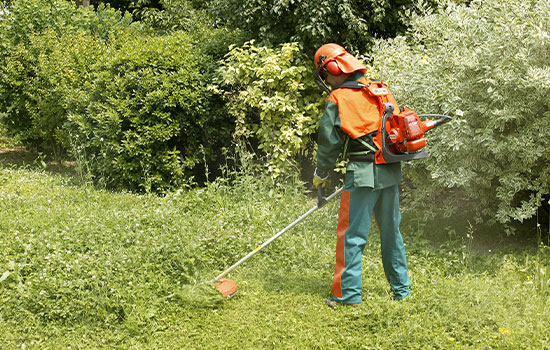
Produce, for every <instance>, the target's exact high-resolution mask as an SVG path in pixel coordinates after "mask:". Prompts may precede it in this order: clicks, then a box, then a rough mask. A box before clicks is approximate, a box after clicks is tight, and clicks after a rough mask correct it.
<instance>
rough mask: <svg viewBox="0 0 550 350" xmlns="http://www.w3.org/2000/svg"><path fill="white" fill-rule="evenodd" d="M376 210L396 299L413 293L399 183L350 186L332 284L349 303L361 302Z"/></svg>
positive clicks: (340, 223)
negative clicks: (401, 225)
mask: <svg viewBox="0 0 550 350" xmlns="http://www.w3.org/2000/svg"><path fill="white" fill-rule="evenodd" d="M373 212H374V214H375V217H376V221H377V223H378V225H379V227H380V241H381V248H382V249H381V250H382V262H383V266H384V272H385V273H386V277H387V279H388V281H389V283H390V286H391V289H392V292H393V293H394V296H395V298H396V299H402V298H405V297H406V296H408V295H409V288H410V284H411V283H410V280H409V276H408V273H407V260H406V257H405V247H404V244H403V239H402V237H401V233H400V232H399V223H400V221H401V215H400V213H399V191H398V186H397V185H395V186H391V187H387V188H384V189H381V190H376V191H375V190H372V189H370V188H367V187H350V186H346V189H345V190H344V191H343V192H342V199H341V202H340V213H339V217H338V228H337V236H338V238H337V244H336V267H335V272H334V278H333V286H332V291H333V295H334V298H335V299H336V300H338V301H340V302H342V303H345V304H351V303H359V302H361V270H362V269H361V264H362V255H363V250H364V248H365V245H366V243H367V240H368V237H369V231H370V223H371V220H372V214H373Z"/></svg>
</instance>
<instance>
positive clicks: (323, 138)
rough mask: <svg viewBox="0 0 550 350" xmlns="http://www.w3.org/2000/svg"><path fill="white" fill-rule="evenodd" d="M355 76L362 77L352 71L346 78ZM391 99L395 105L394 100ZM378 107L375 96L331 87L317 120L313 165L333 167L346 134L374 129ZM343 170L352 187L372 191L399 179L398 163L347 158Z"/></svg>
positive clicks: (367, 131)
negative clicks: (317, 130)
mask: <svg viewBox="0 0 550 350" xmlns="http://www.w3.org/2000/svg"><path fill="white" fill-rule="evenodd" d="M359 79H364V75H363V74H362V73H361V72H355V73H353V74H352V75H351V76H350V77H349V78H348V79H347V81H348V80H359ZM391 102H392V103H395V107H396V108H399V107H398V106H397V102H395V100H393V101H391ZM381 108H382V107H380V103H379V101H378V99H377V98H376V97H372V96H367V95H366V94H364V93H363V92H362V91H361V90H357V89H336V90H333V91H332V93H331V94H330V95H329V98H328V100H327V103H326V106H325V112H324V114H323V116H322V117H321V120H320V122H319V135H318V139H317V146H318V148H317V167H318V168H319V169H320V170H321V171H329V170H331V169H332V168H334V166H335V164H336V161H337V160H338V157H339V156H340V154H342V152H343V151H344V144H345V137H346V136H348V137H351V138H352V139H356V138H358V137H360V136H363V135H367V134H370V133H371V132H373V131H377V130H378V127H379V125H380V122H381V119H382V111H381ZM347 173H352V174H353V186H354V187H370V188H373V189H375V190H378V189H382V188H385V187H389V186H393V185H396V184H398V183H399V182H401V179H402V175H401V163H399V162H398V163H391V164H375V163H374V162H368V161H363V162H351V161H350V162H349V163H348V165H347V168H346V174H347ZM346 176H348V175H346Z"/></svg>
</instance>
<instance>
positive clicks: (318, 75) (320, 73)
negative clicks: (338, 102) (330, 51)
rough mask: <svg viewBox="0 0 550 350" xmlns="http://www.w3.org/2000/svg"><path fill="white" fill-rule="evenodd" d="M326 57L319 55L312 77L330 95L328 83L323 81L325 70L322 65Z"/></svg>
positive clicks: (325, 75) (325, 74) (325, 76)
mask: <svg viewBox="0 0 550 350" xmlns="http://www.w3.org/2000/svg"><path fill="white" fill-rule="evenodd" d="M326 59H327V57H326V56H325V55H319V61H318V62H317V69H316V70H315V72H314V73H313V78H314V79H315V83H317V85H318V86H319V87H320V88H321V89H323V91H325V92H326V93H327V94H329V95H330V92H331V89H330V88H329V87H328V85H327V84H326V83H325V79H326V78H327V70H326V67H325V65H324V62H325V60H326Z"/></svg>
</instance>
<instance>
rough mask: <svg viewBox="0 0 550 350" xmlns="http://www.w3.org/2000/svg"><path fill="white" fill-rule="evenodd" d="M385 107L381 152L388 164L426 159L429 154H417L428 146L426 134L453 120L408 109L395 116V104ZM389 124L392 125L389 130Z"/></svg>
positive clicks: (387, 104) (440, 115)
mask: <svg viewBox="0 0 550 350" xmlns="http://www.w3.org/2000/svg"><path fill="white" fill-rule="evenodd" d="M384 107H385V108H384V114H383V116H382V124H381V133H382V137H381V139H382V140H381V141H382V142H381V143H382V150H381V151H382V157H383V158H384V161H385V162H386V163H395V162H400V161H408V160H412V159H422V158H426V157H427V156H428V153H427V152H417V151H418V150H420V149H421V148H423V147H424V146H426V139H425V138H424V133H426V131H428V130H431V129H433V128H435V127H436V126H439V125H441V124H444V123H447V122H449V121H451V119H452V118H451V117H449V116H448V115H443V114H421V115H418V114H416V112H415V111H413V110H410V109H408V108H404V109H403V111H402V112H401V113H399V114H394V113H393V110H394V107H393V104H391V103H387V102H386V103H384ZM420 117H440V119H437V120H430V119H428V120H425V121H422V120H420ZM388 124H389V125H390V128H389V130H388Z"/></svg>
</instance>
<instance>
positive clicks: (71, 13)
mask: <svg viewBox="0 0 550 350" xmlns="http://www.w3.org/2000/svg"><path fill="white" fill-rule="evenodd" d="M130 22H131V17H129V16H122V14H121V13H119V12H117V11H115V10H113V9H109V8H105V7H104V6H101V7H99V8H98V9H97V11H96V12H94V11H91V10H89V9H83V8H76V7H75V6H74V4H71V3H70V2H68V1H59V0H56V1H47V2H45V1H38V0H21V1H16V2H14V3H12V4H11V5H10V8H9V13H8V15H6V16H5V17H4V18H3V19H2V20H1V21H0V38H2V40H1V43H0V115H1V116H2V118H1V120H0V121H1V122H2V124H4V125H5V126H6V129H7V131H8V133H9V134H10V135H12V136H16V137H17V138H18V139H20V140H21V141H22V142H23V143H24V144H25V145H26V146H31V147H40V148H43V149H46V150H49V151H54V152H55V151H62V150H63V149H64V140H65V139H66V137H65V135H64V132H63V123H64V122H65V121H66V116H67V113H68V110H67V105H66V102H67V98H66V97H68V96H67V95H66V90H67V86H66V85H67V84H69V86H70V85H71V84H73V85H74V84H76V85H81V84H83V83H84V84H85V83H86V81H85V80H83V79H82V78H84V76H83V75H82V74H84V75H85V74H86V72H90V71H91V70H92V65H93V64H94V63H95V60H96V59H98V57H97V55H96V53H95V52H94V51H91V52H90V51H88V52H87V53H88V54H90V55H82V54H81V53H79V52H78V51H79V50H80V48H81V46H82V45H85V44H81V43H80V40H83V41H84V42H86V43H91V42H92V41H94V40H99V41H107V40H109V37H110V36H111V35H112V34H113V33H117V35H116V36H117V37H121V36H123V34H122V33H123V32H124V31H127V30H130ZM75 38H77V40H73V39H75ZM75 45H76V47H75ZM77 73H78V74H77Z"/></svg>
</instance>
